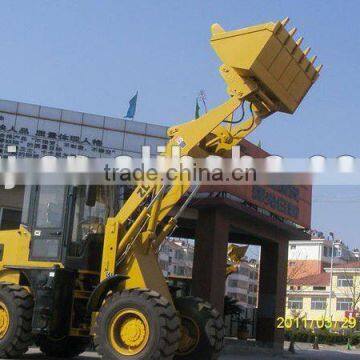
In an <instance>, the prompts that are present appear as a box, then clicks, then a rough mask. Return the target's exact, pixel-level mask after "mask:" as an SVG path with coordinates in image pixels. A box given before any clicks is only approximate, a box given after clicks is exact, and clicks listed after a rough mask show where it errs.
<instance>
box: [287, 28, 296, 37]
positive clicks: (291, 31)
mask: <svg viewBox="0 0 360 360" xmlns="http://www.w3.org/2000/svg"><path fill="white" fill-rule="evenodd" d="M296 32H297V28H296V27H294V28H292V29H291V30H290V31H289V35H290V36H294V35H295V33H296Z"/></svg>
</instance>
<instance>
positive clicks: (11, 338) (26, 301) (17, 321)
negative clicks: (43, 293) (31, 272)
mask: <svg viewBox="0 0 360 360" xmlns="http://www.w3.org/2000/svg"><path fill="white" fill-rule="evenodd" d="M0 302H1V303H3V304H4V305H5V307H6V310H7V312H8V317H9V320H10V323H9V326H8V329H7V331H6V332H5V334H4V336H3V338H2V339H0V358H2V359H15V358H18V357H21V356H22V355H24V354H25V353H26V352H27V351H28V349H29V346H30V345H31V344H32V342H33V338H32V334H31V322H32V315H33V309H34V302H33V298H32V296H31V294H29V293H28V292H27V291H26V290H25V289H24V288H22V287H21V286H19V285H9V284H0Z"/></svg>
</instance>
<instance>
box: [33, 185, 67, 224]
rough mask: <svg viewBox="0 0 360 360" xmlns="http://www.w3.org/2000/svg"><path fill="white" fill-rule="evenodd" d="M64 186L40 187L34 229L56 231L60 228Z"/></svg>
mask: <svg viewBox="0 0 360 360" xmlns="http://www.w3.org/2000/svg"><path fill="white" fill-rule="evenodd" d="M64 198H65V187H64V186H41V187H40V189H39V201H38V206H37V214H36V227H39V228H49V229H56V228H61V227H62V219H63V213H64V202H65V199H64Z"/></svg>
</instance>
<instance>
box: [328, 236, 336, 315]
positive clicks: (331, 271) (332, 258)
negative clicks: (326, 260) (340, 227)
mask: <svg viewBox="0 0 360 360" xmlns="http://www.w3.org/2000/svg"><path fill="white" fill-rule="evenodd" d="M329 235H330V236H331V238H332V245H331V263H330V293H329V306H328V309H329V319H331V301H332V291H333V268H334V243H335V238H334V233H332V232H331V233H330V234H329Z"/></svg>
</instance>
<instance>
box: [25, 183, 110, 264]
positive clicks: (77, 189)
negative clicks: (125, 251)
mask: <svg viewBox="0 0 360 360" xmlns="http://www.w3.org/2000/svg"><path fill="white" fill-rule="evenodd" d="M114 189H115V187H110V186H54V185H51V186H46V185H44V186H28V187H26V188H25V196H24V209H23V216H22V224H23V225H25V226H27V227H28V230H29V231H30V232H31V238H32V240H31V246H30V255H29V260H32V261H42V262H43V261H45V262H47V261H49V262H60V263H62V264H63V265H64V266H65V267H66V268H68V269H74V270H96V271H98V270H99V269H100V262H101V254H102V247H103V239H104V233H105V225H106V221H107V218H108V217H109V216H111V215H112V214H113V211H114V209H116V204H115V198H116V196H115V191H114Z"/></svg>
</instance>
